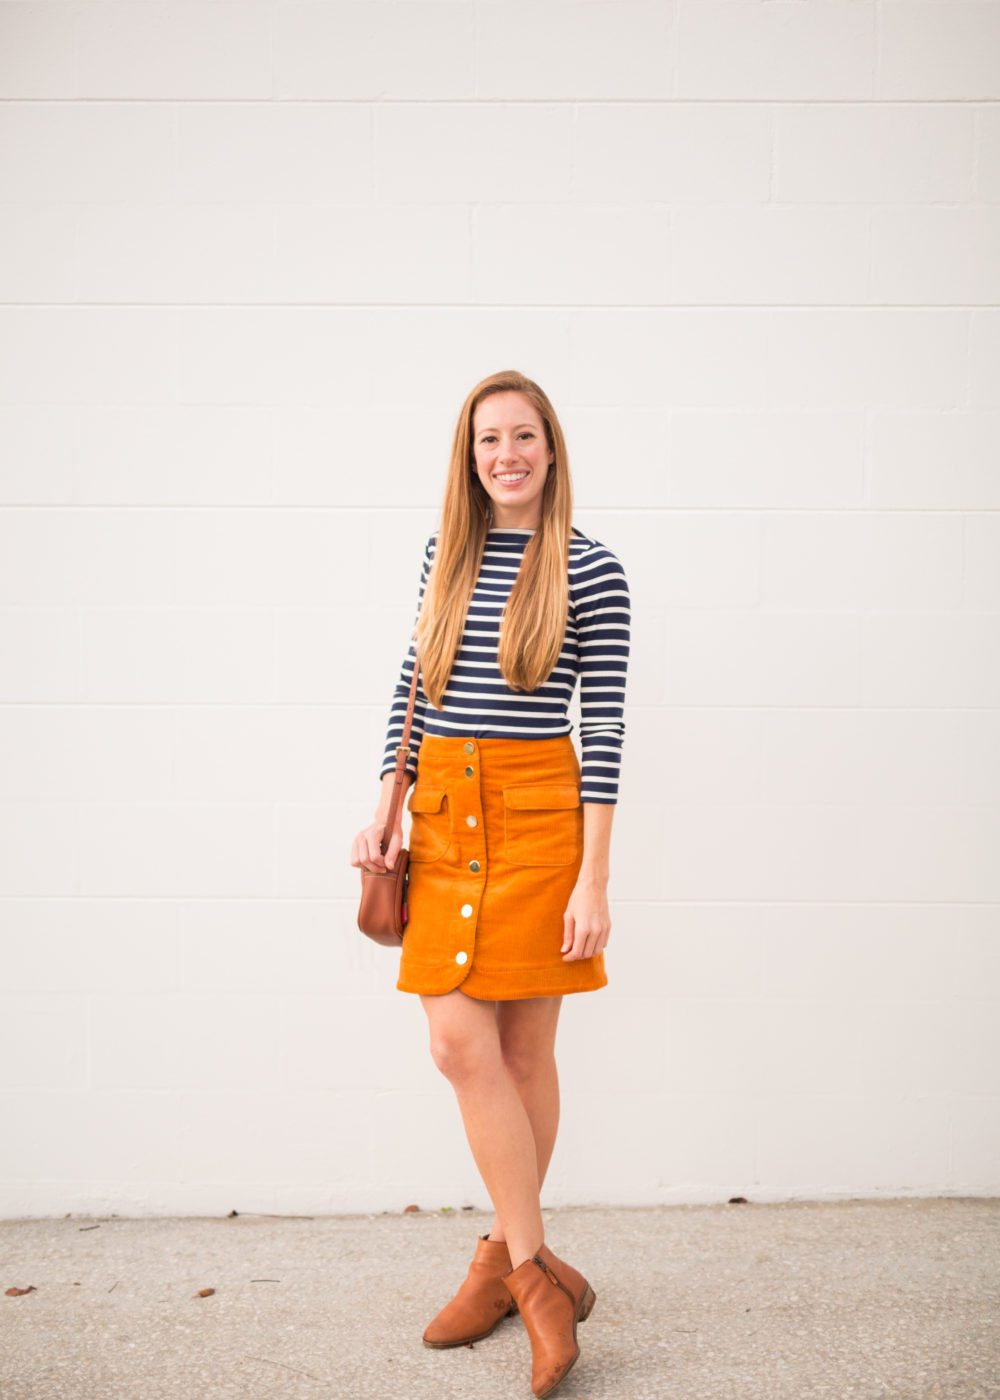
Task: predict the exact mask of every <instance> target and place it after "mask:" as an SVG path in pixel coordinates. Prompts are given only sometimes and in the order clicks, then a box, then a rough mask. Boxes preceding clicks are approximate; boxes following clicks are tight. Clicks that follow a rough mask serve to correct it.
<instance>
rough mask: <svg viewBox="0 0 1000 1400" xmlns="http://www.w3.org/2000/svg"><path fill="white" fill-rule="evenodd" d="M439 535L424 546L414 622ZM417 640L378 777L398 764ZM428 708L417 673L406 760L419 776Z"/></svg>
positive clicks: (402, 676)
mask: <svg viewBox="0 0 1000 1400" xmlns="http://www.w3.org/2000/svg"><path fill="white" fill-rule="evenodd" d="M436 539H437V536H436V535H431V537H430V539H429V540H428V541H427V544H426V546H425V548H424V558H423V563H422V564H421V567H420V589H419V592H418V594H417V611H416V613H415V614H414V625H416V619H417V617H418V616H419V615H420V605H421V603H422V602H423V598H424V589H425V588H426V586H427V577H428V575H429V574H430V571H431V564H432V563H433V562H434V543H435V540H436ZM416 656H417V647H416V642H414V641H411V642H410V647H409V650H408V651H407V653H406V656H405V657H404V658H403V665H402V667H401V668H400V672H399V680H398V682H397V684H396V688H395V690H394V691H393V693H392V705H391V707H390V710H389V723H388V726H387V729H386V737H385V751H384V753H383V755H382V769H381V772H380V773H379V779H382V778H384V777H385V775H386V773H391V772H392V771H393V770H394V768H395V767H396V750H397V748H398V747H399V745H400V742H401V740H402V737H403V722H404V720H405V719H406V706H407V703H408V701H409V698H410V685H411V683H412V681H413V666H414V662H415V661H416ZM426 710H427V696H426V695H425V694H424V677H423V672H421V674H420V675H419V676H418V677H417V693H416V696H415V697H414V701H413V722H412V724H411V725H410V745H409V747H410V754H409V757H408V758H407V760H406V771H407V772H408V773H412V774H413V775H414V777H416V772H417V758H418V755H419V752H420V744H421V741H422V740H423V737H424V715H425V713H426Z"/></svg>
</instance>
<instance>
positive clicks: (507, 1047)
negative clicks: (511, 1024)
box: [500, 1035, 556, 1084]
mask: <svg viewBox="0 0 1000 1400" xmlns="http://www.w3.org/2000/svg"><path fill="white" fill-rule="evenodd" d="M500 1055H501V1058H502V1060H503V1064H504V1068H505V1069H506V1071H507V1073H508V1074H509V1075H510V1077H511V1079H513V1080H514V1083H515V1084H527V1083H528V1082H529V1081H530V1080H532V1079H538V1078H541V1077H544V1076H546V1075H551V1074H554V1073H555V1070H556V1057H555V1051H554V1049H553V1047H552V1046H550V1045H540V1044H539V1043H538V1042H537V1041H536V1040H528V1041H525V1040H523V1039H521V1038H520V1037H518V1036H516V1035H512V1036H501V1039H500Z"/></svg>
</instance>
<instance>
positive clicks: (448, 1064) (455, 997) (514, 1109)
mask: <svg viewBox="0 0 1000 1400" xmlns="http://www.w3.org/2000/svg"><path fill="white" fill-rule="evenodd" d="M420 1000H421V1002H422V1003H423V1007H424V1010H425V1011H426V1013H427V1020H428V1024H429V1027H430V1037H431V1054H432V1056H433V1058H434V1063H435V1064H436V1065H437V1067H438V1069H439V1070H440V1071H441V1073H442V1074H443V1075H445V1077H446V1078H447V1079H448V1080H449V1081H450V1083H451V1085H452V1087H453V1088H454V1090H455V1094H456V1097H457V1099H458V1106H459V1109H460V1111H461V1114H462V1122H463V1124H464V1125H465V1135H466V1137H467V1138H468V1140H469V1146H470V1148H471V1149H472V1155H473V1157H474V1159H475V1162H476V1166H477V1167H478V1168H479V1174H480V1176H481V1177H482V1178H483V1182H484V1183H485V1186H486V1189H487V1191H488V1192H489V1194H490V1200H491V1201H492V1202H493V1207H494V1209H495V1211H496V1213H497V1218H498V1219H499V1221H500V1222H501V1225H502V1228H503V1232H504V1238H505V1239H506V1241H507V1248H508V1251H509V1253H510V1260H511V1264H512V1265H513V1267H514V1268H517V1266H518V1265H519V1264H522V1263H523V1262H524V1261H525V1260H526V1259H530V1258H531V1255H532V1254H533V1253H534V1251H535V1250H536V1249H537V1248H538V1246H539V1244H540V1243H541V1242H542V1239H543V1238H544V1229H543V1226H542V1211H541V1206H540V1205H539V1201H538V1189H539V1183H538V1155H537V1149H536V1145H535V1137H534V1133H533V1132H532V1127H531V1121H530V1119H529V1117H528V1113H527V1110H526V1109H525V1106H524V1104H523V1103H522V1101H521V1096H520V1094H519V1093H518V1090H517V1086H516V1085H515V1082H514V1079H513V1078H512V1076H511V1074H510V1071H509V1070H508V1068H507V1066H506V1064H505V1063H504V1057H503V1052H502V1049H501V1041H500V1027H499V1023H498V1018H497V1013H496V1007H495V1005H494V1003H493V1002H489V1001H476V1000H475V999H474V998H473V997H469V996H466V994H465V993H464V992H463V991H462V990H461V989H460V988H456V990H455V991H453V992H448V993H446V995H444V996H421V998H420Z"/></svg>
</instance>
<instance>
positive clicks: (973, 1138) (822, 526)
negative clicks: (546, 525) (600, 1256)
mask: <svg viewBox="0 0 1000 1400" xmlns="http://www.w3.org/2000/svg"><path fill="white" fill-rule="evenodd" d="M998 54H1000V3H997V0H969V2H968V3H966V2H965V0H927V2H926V3H911V2H910V0H829V2H828V3H807V2H806V0H799V3H774V0H731V2H730V3H716V0H620V2H619V3H612V2H611V0H531V3H527V0H398V3H395V2H394V0H384V2H383V0H370V2H369V3H360V0H353V3H339V0H314V2H313V3H297V0H273V3H265V2H264V0H259V2H250V3H240V4H232V3H226V4H221V3H197V4H191V3H181V0H160V2H158V3H152V2H151V3H145V2H143V3H135V2H133V3H97V2H96V0H95V2H94V3H90V0H77V3H48V0H0V98H2V101H0V497H2V502H3V506H2V508H0V604H2V606H0V657H2V665H0V769H2V786H0V919H2V946H0V965H2V971H3V977H2V983H0V1122H2V1125H3V1126H2V1131H0V1212H2V1213H4V1214H7V1215H15V1216H16V1215H37V1214H62V1213H64V1212H65V1211H82V1212H88V1211H106V1210H116V1211H118V1212H120V1213H131V1214H145V1213H151V1214H157V1213H190V1214H198V1213H219V1212H224V1211H228V1210H230V1209H233V1208H236V1209H239V1210H245V1211H255V1210H256V1211H282V1212H284V1211H291V1212H296V1211H310V1212H322V1211H352V1210H375V1209H398V1208H401V1207H402V1206H403V1205H405V1204H408V1203H409V1202H411V1201H416V1202H418V1203H419V1204H420V1205H422V1206H424V1207H426V1208H436V1207H439V1206H444V1205H451V1206H459V1205H462V1204H466V1203H475V1204H477V1205H485V1204H486V1201H485V1197H484V1194H483V1191H482V1188H481V1186H480V1185H479V1182H478V1177H477V1174H476V1172H475V1169H474V1167H473V1165H472V1161H471V1157H470V1155H469V1153H468V1149H467V1147H466V1145H465V1141H464V1137H463V1134H462V1130H461V1124H460V1120H459V1117H458V1112H457V1109H456V1107H455V1104H454V1100H453V1097H452V1093H451V1090H450V1088H449V1087H448V1085H447V1084H446V1083H445V1082H444V1080H443V1079H442V1078H441V1076H440V1075H439V1074H438V1073H437V1071H436V1070H435V1069H434V1068H433V1065H432V1064H431V1061H430V1058H429V1055H428V1054H427V1049H426V1029H425V1022H424V1017H423V1013H422V1011H421V1009H420V1005H419V1002H418V1001H417V999H416V998H413V997H408V996H405V995H403V994H401V993H397V992H396V991H395V989H394V982H395V958H394V957H393V956H392V955H391V954H390V953H387V952H386V951H384V950H382V949H378V948H375V947H374V946H372V945H369V944H368V943H367V942H366V941H365V940H364V939H363V938H362V936H361V935H360V934H359V933H358V932H357V931H356V929H355V928H354V917H355V910H356V903H357V891H358V877H357V872H356V871H354V870H352V869H351V868H350V867H349V865H348V864H347V853H348V847H349V843H350V839H351V837H352V835H353V833H354V832H355V830H356V829H357V828H358V827H359V826H360V825H361V824H362V823H363V822H364V821H365V820H367V819H368V817H369V815H370V813H371V810H372V807H373V805H374V802H375V799H376V797H377V778H376V774H377V769H378V766H379V760H380V755H381V747H382V739H383V733H384V725H385V721H386V716H387V711H388V703H389V696H390V692H391V689H392V686H393V684H394V682H395V679H396V676H397V672H398V667H399V663H400V660H401V658H402V655H403V651H404V649H405V646H406V640H407V637H408V634H409V629H410V626H411V623H412V616H413V609H414V604H415V591H416V583H417V577H418V572H419V559H420V551H421V549H422V548H423V543H424V540H425V538H426V535H427V533H428V532H429V531H430V529H431V528H433V526H434V523H435V518H436V516H435V512H436V509H437V506H438V502H439V499H440V494H441V486H442V479H443V468H444V465H445V462H446V458H447V452H448V448H449V444H450V437H451V432H452V428H453V424H454V418H455V415H456V413H457V410H458V408H459V406H460V404H461V401H462V399H463V397H464V395H465V394H466V392H467V391H468V389H469V388H470V387H471V385H472V384H473V383H474V382H475V381H476V380H477V379H478V378H480V377H481V376H482V375H484V374H486V373H489V372H490V371H492V370H495V369H498V368H501V367H505V366H508V365H516V366H519V367H521V368H523V369H524V370H525V371H527V372H528V373H529V374H531V375H533V376H534V377H536V378H537V379H538V380H539V381H540V382H541V383H542V384H543V385H544V386H545V387H546V388H547V389H548V391H549V393H550V394H551V396H552V397H553V399H554V401H555V403H556V405H557V407H558V408H559V410H560V412H561V414H562V416H563V418H564V422H565V426H566V428H567V432H568V436H569V442H570V449H571V456H572V460H573V464H574V471H575V480H576V487H577V504H578V510H577V520H578V523H579V524H580V525H581V527H582V528H584V529H585V530H588V531H591V532H592V533H594V534H596V535H597V536H598V537H599V538H601V539H604V540H605V541H606V542H607V543H608V544H609V545H610V546H611V547H612V548H613V549H615V550H616V552H617V553H618V554H619V555H620V556H621V558H622V559H623V561H624V563H625V565H626V568H627V570H628V573H629V577H630V580H631V583H632V591H633V603H634V610H635V632H634V648H633V661H632V668H631V674H630V683H629V696H628V698H629V709H628V717H627V719H628V733H627V739H626V750H625V766H624V773H623V779H622V793H621V795H622V801H621V803H620V806H619V809H618V814H617V818H616V824H615V839H614V858H613V875H612V896H613V916H614V932H613V936H612V944H611V947H610V950H609V953H608V967H609V974H610V986H609V987H608V989H607V990H606V991H605V992H603V993H602V994H600V995H599V996H594V997H579V998H568V999H567V1001H566V1004H565V1007H564V1012H563V1025H562V1030H561V1073H562V1082H563V1088H564V1115H563V1123H562V1128H561V1136H560V1141H559V1144H558V1146H557V1150H556V1156H555V1159H554V1161H553V1165H552V1169H551V1175H550V1178H549V1183H548V1186H547V1191H546V1196H547V1199H548V1200H549V1201H550V1202H552V1203H565V1202H587V1201H604V1202H624V1203H651V1202H659V1201H705V1200H717V1199H720V1198H721V1199H725V1198H726V1197H728V1196H730V1195H733V1194H741V1195H747V1196H749V1197H751V1198H754V1199H780V1198H788V1197H819V1198H833V1197H837V1196H842V1195H864V1196H877V1195H890V1194H892V1195H895V1194H901V1195H909V1194H953V1193H955V1194H991V1193H996V1192H997V1191H998V1190H1000V917H998V903H1000V859H998V852H1000V802H998V792H1000V452H998V428H1000V102H998V99H1000V61H998V57H997V56H998Z"/></svg>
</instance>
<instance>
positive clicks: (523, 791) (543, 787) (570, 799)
mask: <svg viewBox="0 0 1000 1400" xmlns="http://www.w3.org/2000/svg"><path fill="white" fill-rule="evenodd" d="M503 800H504V803H505V804H506V806H508V807H513V808H516V809H517V810H518V811H525V810H529V811H530V810H539V809H541V810H551V809H552V808H556V807H579V805H580V790H579V788H577V787H576V786H574V784H572V783H557V784H553V783H531V784H530V785H526V786H524V787H508V788H504V790H503Z"/></svg>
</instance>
